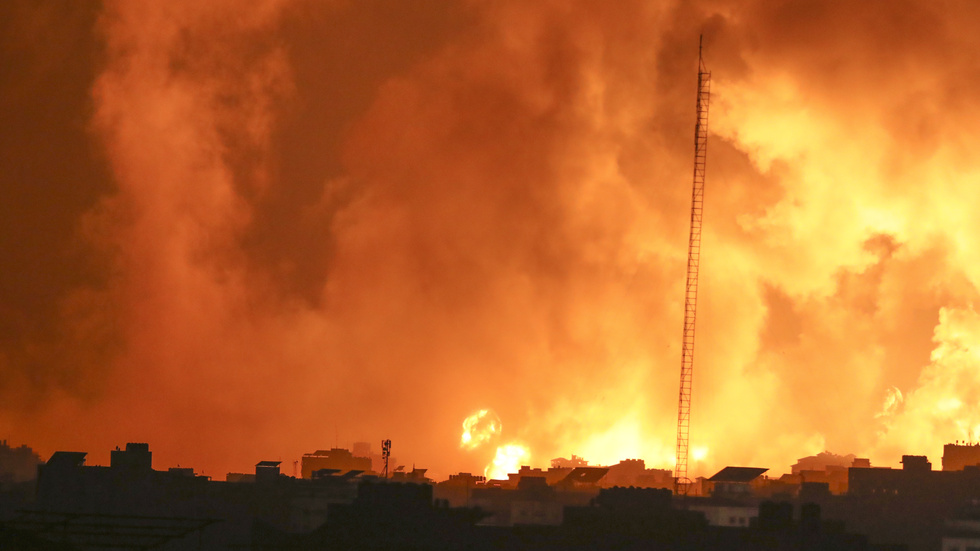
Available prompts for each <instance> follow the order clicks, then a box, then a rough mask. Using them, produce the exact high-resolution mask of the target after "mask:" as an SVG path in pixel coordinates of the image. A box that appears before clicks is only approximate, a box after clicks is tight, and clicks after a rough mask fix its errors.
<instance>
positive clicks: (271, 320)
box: [0, 0, 980, 478]
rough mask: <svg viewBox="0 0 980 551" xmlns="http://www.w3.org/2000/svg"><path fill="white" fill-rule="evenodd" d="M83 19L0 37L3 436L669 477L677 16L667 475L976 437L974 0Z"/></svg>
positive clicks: (352, 7)
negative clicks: (679, 448)
mask: <svg viewBox="0 0 980 551" xmlns="http://www.w3.org/2000/svg"><path fill="white" fill-rule="evenodd" d="M82 4H85V5H86V6H88V5H89V4H91V5H92V6H94V7H92V8H79V10H84V9H91V10H97V13H92V14H91V17H90V18H89V19H86V20H83V21H74V22H73V21H71V20H70V19H69V18H70V15H65V14H62V13H61V11H66V12H67V10H61V11H59V10H44V11H43V12H37V13H36V12H34V11H32V7H31V3H30V2H21V3H12V4H11V5H12V6H13V5H16V6H17V7H16V8H11V13H20V12H23V13H21V15H20V19H18V20H16V21H14V22H13V23H11V24H10V25H9V27H10V28H11V29H20V31H18V32H17V33H16V35H12V37H11V38H10V40H8V41H6V42H5V43H4V44H0V48H9V49H11V50H10V51H12V52H14V53H13V54H11V55H15V56H23V57H24V59H25V61H24V62H23V63H20V62H18V63H16V64H12V65H11V67H13V69H11V71H12V73H13V76H12V77H11V78H10V79H6V78H5V81H9V82H10V83H11V84H10V90H11V92H10V93H9V94H6V95H4V94H0V105H2V107H5V108H6V109H4V112H5V113H11V117H10V118H11V120H10V121H7V120H5V125H4V127H5V129H0V132H7V133H8V134H7V136H6V138H7V139H5V140H0V143H3V144H6V145H4V146H3V147H4V148H8V147H9V148H11V149H10V151H7V150H4V151H0V154H2V157H3V158H5V159H12V160H15V161H17V162H16V163H13V164H12V166H13V165H16V167H17V168H16V169H10V168H8V167H7V166H6V165H4V166H0V180H2V181H4V182H11V186H13V187H15V188H16V189H17V193H10V194H6V196H5V202H4V204H3V205H0V221H2V222H3V223H4V224H7V226H4V231H3V232H0V233H2V234H3V235H6V236H13V237H10V239H8V241H7V242H6V246H5V248H4V250H3V252H5V253H10V254H14V255H16V257H17V258H18V259H19V260H18V261H16V262H13V261H12V262H11V266H18V268H17V269H10V270H7V271H6V273H5V274H0V279H2V281H0V292H3V293H4V295H3V296H0V305H2V312H0V314H2V318H3V320H6V325H5V326H4V331H3V335H2V338H0V380H3V381H4V384H3V385H2V388H0V434H2V435H3V437H4V438H8V439H10V440H11V441H14V442H25V443H27V444H29V445H32V446H35V447H36V448H38V449H39V451H41V452H42V454H43V455H45V456H47V455H49V454H50V453H51V452H53V451H55V450H58V449H70V450H80V451H88V452H89V453H90V455H89V456H88V458H89V462H90V463H93V464H98V463H104V462H106V461H108V457H109V453H108V452H109V450H110V449H112V448H113V447H115V446H118V445H124V444H125V443H126V442H127V441H139V442H144V441H145V442H149V444H150V446H151V450H152V451H153V454H154V455H153V457H154V459H155V466H156V467H158V468H166V467H168V466H172V465H176V464H178V463H180V464H182V465H193V466H194V467H197V468H199V469H203V470H205V472H206V473H207V474H209V475H213V476H215V477H217V478H220V477H222V476H223V475H224V473H226V472H229V471H237V472H246V471H247V470H249V469H251V468H252V466H254V465H255V463H256V462H257V461H259V460H263V459H274V458H280V459H282V460H283V461H287V462H288V461H290V460H292V459H298V458H299V457H301V456H302V454H304V453H308V452H310V451H313V450H317V449H324V448H328V447H331V446H334V445H339V446H344V445H346V444H350V443H353V442H357V441H369V442H372V443H376V442H380V440H381V439H383V438H391V440H392V442H393V450H394V452H393V453H394V455H395V457H397V458H398V461H399V463H401V464H406V465H411V464H416V465H418V466H419V467H421V468H428V469H429V471H427V472H428V473H429V474H430V475H432V476H434V477H436V478H439V477H444V476H446V475H448V474H451V473H455V472H459V471H461V470H463V471H470V472H479V470H480V469H483V468H484V467H486V472H487V473H488V475H489V473H492V474H493V476H497V475H501V474H504V475H505V474H506V471H508V470H511V469H515V468H516V467H517V466H519V464H520V463H525V464H526V463H528V462H530V461H531V460H534V461H537V462H538V464H537V465H534V466H537V467H547V466H548V460H549V459H551V458H556V457H568V456H570V455H571V454H576V455H578V456H580V457H584V458H585V459H587V460H589V461H590V462H591V463H592V464H604V465H609V464H614V463H617V462H618V461H620V460H622V459H630V458H642V459H644V460H645V461H646V463H647V466H648V467H651V468H671V466H672V465H673V462H674V442H675V435H676V422H677V417H676V415H677V391H678V388H677V384H678V370H679V363H680V348H679V338H680V335H681V327H682V326H681V323H682V319H683V308H684V305H683V291H684V281H683V277H684V265H685V264H684V263H685V259H686V253H687V249H686V246H687V237H688V236H687V231H688V227H689V216H690V213H689V210H688V209H689V207H690V191H691V187H690V186H691V181H690V180H691V168H692V162H693V158H692V156H693V150H692V145H693V144H692V138H693V136H692V130H693V124H694V88H695V85H696V71H697V44H698V39H697V37H698V34H699V33H701V32H703V33H704V46H705V48H704V57H705V61H706V63H707V66H708V68H709V69H710V70H711V71H712V103H711V109H710V113H711V121H710V125H709V126H710V130H711V134H710V135H709V145H708V151H709V153H708V159H707V176H706V179H707V182H706V191H705V219H704V238H703V244H702V257H701V273H700V278H701V279H700V284H699V291H698V293H699V299H698V300H699V304H698V319H697V339H698V340H697V344H696V350H695V358H696V360H695V372H694V379H693V384H694V388H693V398H692V417H691V441H692V442H696V443H697V445H696V446H693V447H692V449H691V458H692V459H693V460H694V464H692V465H691V467H692V471H691V473H690V474H691V476H692V478H693V477H696V476H701V475H708V476H710V475H711V474H713V472H715V471H716V470H718V469H720V468H722V467H724V466H726V465H751V466H758V467H769V468H771V469H772V471H771V473H772V474H774V475H775V474H778V473H780V472H785V471H787V470H788V469H789V466H790V465H792V464H793V463H794V462H795V461H796V459H798V458H800V457H805V456H808V455H813V454H815V453H819V452H822V451H825V450H827V451H831V452H834V453H838V454H849V453H853V454H856V455H858V456H861V457H869V458H870V459H871V461H872V463H873V464H874V465H881V466H889V465H892V466H894V465H897V462H898V460H899V459H900V457H901V455H903V454H914V455H916V454H927V455H929V456H930V459H931V460H932V462H933V463H934V464H938V462H939V456H940V454H941V450H942V445H943V444H944V443H946V442H951V441H954V440H976V439H978V438H980V411H977V408H976V407H975V405H976V404H978V403H980V369H978V368H977V366H978V365H980V315H978V314H977V311H976V305H977V304H980V238H978V236H980V217H978V216H977V212H980V186H978V185H977V182H978V181H980V160H978V156H977V155H976V151H977V149H978V147H980V137H978V135H977V132H976V131H975V129H976V128H978V127H980V104H978V102H977V101H976V97H975V96H976V90H977V86H976V83H975V82H974V81H973V80H974V79H973V75H975V73H976V70H975V65H976V62H975V56H976V54H975V53H976V52H977V51H980V37H978V33H976V32H975V29H974V26H975V24H974V22H975V21H976V20H977V18H978V17H980V4H976V5H974V4H972V3H964V4H963V5H958V6H957V9H956V10H948V9H946V8H945V7H944V5H943V4H941V3H935V2H927V1H924V0H923V1H921V2H919V1H911V2H902V3H887V2H886V3H873V4H872V3H867V2H827V3H822V2H816V3H808V4H807V9H806V10H798V9H794V8H793V7H792V6H791V3H785V2H781V3H780V2H764V1H761V0H750V1H747V2H740V3H737V4H736V3H731V2H727V1H725V0H719V1H718V2H692V3H685V2H674V3H670V2H648V1H641V0H622V1H619V2H608V1H601V0H573V1H570V2H526V1H521V0H500V1H496V2H466V1H459V2H454V1H447V2H433V3H411V2H404V3H403V2H389V3H386V4H385V7H384V9H379V8H378V7H377V5H376V3H372V2H325V3H319V2H312V3H311V2H300V1H298V0H260V1H258V2H252V3H250V4H249V8H248V9H242V6H241V2H239V1H232V0H209V1H207V2H200V1H190V0H171V1H168V2H131V1H126V0H107V1H105V2H100V3H82ZM20 6H24V7H20ZM804 12H805V13H804ZM72 13H74V12H72ZM42 16H43V17H42ZM882 22H885V23H882ZM338 29H340V30H343V32H339V31H338ZM61 30H65V31H66V32H64V33H62V32H60V31H61ZM40 31H44V32H40ZM67 31H72V32H71V33H69V32H67ZM45 36H63V37H67V38H66V39H65V40H62V41H44V40H42V38H43V37H45ZM69 38H70V39H69ZM75 38H78V39H79V40H81V41H83V42H87V43H90V44H91V49H92V50H93V51H95V52H97V55H95V54H93V56H92V59H90V60H88V61H87V62H86V63H87V64H88V65H86V66H85V69H86V70H84V71H83V70H81V69H79V70H77V71H76V70H74V69H76V68H77V67H76V63H75V62H76V61H77V60H76V59H75V58H74V57H71V56H70V55H69V52H68V50H70V48H67V47H66V46H65V44H75ZM59 48H60V49H59ZM16 59H18V60H19V59H21V57H16ZM352 60H356V63H355V65H356V70H351V67H352V63H353V61H352ZM21 66H24V67H30V68H31V70H30V71H27V70H23V69H18V67H21ZM78 67H80V66H78ZM35 69H36V70H35ZM68 69H71V70H68ZM69 85H70V86H69ZM5 86H6V84H5ZM39 87H43V88H44V89H43V90H40V89H39ZM63 90H76V92H75V94H76V96H77V97H75V98H74V104H72V105H75V104H77V105H75V106H74V107H71V105H69V104H70V103H71V102H61V99H62V98H61V96H58V101H57V102H55V103H56V104H57V105H58V106H59V108H58V109H51V105H53V104H52V103H50V102H51V100H50V99H48V100H47V101H48V102H49V103H43V102H42V99H43V98H50V97H51V96H50V94H49V93H48V92H51V93H54V92H57V93H58V94H61V93H63V92H62V91H63ZM42 92H43V93H42ZM35 96H37V98H35ZM11 98H13V99H11ZM17 102H22V103H23V106H26V107H25V110H24V111H23V112H24V113H27V112H28V111H27V110H26V109H27V108H28V107H32V108H33V110H32V111H29V116H27V115H24V116H20V114H21V113H22V110H21V107H22V105H21V103H17ZM63 103H64V109H65V110H66V111H65V113H61V112H60V109H61V107H62V104H63ZM69 111H70V112H69ZM15 115H18V116H15ZM49 115H50V117H52V118H51V120H55V119H58V118H59V117H60V118H61V119H64V120H63V124H62V127H59V128H48V127H47V126H44V125H41V124H40V122H39V121H41V122H44V121H48V119H49V117H48V116H49ZM83 122H85V124H83ZM44 124H48V123H47V122H44ZM35 127H37V128H38V129H40V130H36V133H34V134H30V135H31V136H33V137H32V139H30V140H28V139H23V140H22V139H21V137H20V134H24V135H25V136H26V135H28V134H27V133H28V131H32V132H34V131H33V130H32V129H34V128H35ZM59 129H60V130H59ZM59 132H61V133H64V134H65V135H62V134H59ZM71 133H74V134H71ZM69 134H70V135H71V136H75V137H74V138H72V139H74V140H75V141H74V142H71V143H68V142H69V141H70V140H69V139H68V138H66V137H65V136H67V135H69ZM66 144H67V145H66ZM41 145H44V146H45V147H48V146H50V150H46V151H43V152H41V151H39V150H38V151H35V150H36V149H37V148H38V147H40V146H41ZM93 152H94V154H93ZM83 157H84V161H83V160H79V159H81V158H83ZM21 159H22V160H23V161H21ZM18 163H19V164H18ZM85 163H88V164H85ZM0 164H3V163H0ZM8 164H11V163H8ZM62 166H63V167H66V168H65V174H67V175H62V176H61V178H60V184H58V185H60V187H52V188H51V189H52V191H51V192H50V193H40V192H39V191H38V190H39V189H40V188H39V187H38V186H39V185H40V184H38V183H39V182H40V183H46V182H51V185H52V186H54V185H55V183H56V182H55V179H53V178H49V177H48V176H49V175H48V173H46V172H44V170H47V169H49V168H51V167H62ZM21 172H23V174H21ZM45 185H47V184H45ZM45 189H47V188H45ZM77 190H83V191H84V193H83V192H82V191H79V192H78V195H77V196H75V195H72V193H75V191H77ZM0 245H3V244H0ZM39 251H40V252H39ZM33 255H41V256H40V257H37V258H35V256H33ZM41 257H43V258H42V259H46V262H33V260H38V258H41ZM8 289H9V290H8ZM22 291H23V292H22ZM482 405H486V406H488V408H492V409H481V410H480V411H477V412H476V413H475V414H474V415H472V416H470V417H468V418H467V419H466V420H465V421H464V422H463V427H462V434H460V424H459V421H460V418H461V417H462V416H463V415H465V414H466V413H469V412H472V411H473V410H474V406H481V407H482ZM66 419H70V420H71V421H72V422H71V423H66V422H65V420H66ZM504 421H505V422H506V424H507V433H506V434H503V433H502V427H503V422H504ZM243 442H247V443H248V444H247V445H243V444H242V443H243ZM505 443H506V445H503V444H505ZM374 445H375V447H377V444H374ZM374 451H375V452H377V451H378V450H377V449H375V450H374ZM709 451H710V453H709ZM532 452H533V456H531V455H530V454H531V453H532ZM488 463H489V466H488ZM287 464H288V463H287Z"/></svg>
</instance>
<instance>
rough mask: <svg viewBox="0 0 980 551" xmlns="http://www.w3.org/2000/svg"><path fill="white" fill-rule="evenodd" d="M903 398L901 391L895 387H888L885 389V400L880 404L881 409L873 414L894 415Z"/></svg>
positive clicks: (881, 415) (879, 415)
mask: <svg viewBox="0 0 980 551" xmlns="http://www.w3.org/2000/svg"><path fill="white" fill-rule="evenodd" d="M904 400H905V398H904V397H903V396H902V391H901V390H899V389H898V388H896V387H889V388H888V389H887V390H885V401H884V403H883V404H882V406H881V411H879V412H878V413H876V414H875V417H888V416H891V415H894V414H895V413H896V412H897V411H898V409H899V408H900V407H901V406H902V402H903V401H904Z"/></svg>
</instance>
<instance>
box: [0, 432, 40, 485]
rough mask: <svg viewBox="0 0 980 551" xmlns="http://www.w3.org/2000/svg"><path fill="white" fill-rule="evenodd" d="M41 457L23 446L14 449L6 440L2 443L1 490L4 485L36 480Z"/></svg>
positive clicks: (0, 455)
mask: <svg viewBox="0 0 980 551" xmlns="http://www.w3.org/2000/svg"><path fill="white" fill-rule="evenodd" d="M39 464H41V457H40V456H38V454H37V453H36V452H35V451H34V450H32V449H31V448H29V447H27V446H24V445H21V446H19V447H16V448H13V447H10V445H9V444H7V441H6V440H3V441H0V489H3V487H4V485H7V484H14V483H17V482H27V481H29V480H34V478H35V477H36V476H37V466H38V465H39Z"/></svg>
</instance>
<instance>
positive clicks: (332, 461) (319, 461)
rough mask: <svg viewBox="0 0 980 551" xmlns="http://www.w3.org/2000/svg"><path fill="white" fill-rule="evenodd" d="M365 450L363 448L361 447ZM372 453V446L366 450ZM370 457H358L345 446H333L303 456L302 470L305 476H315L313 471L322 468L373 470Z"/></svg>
mask: <svg viewBox="0 0 980 551" xmlns="http://www.w3.org/2000/svg"><path fill="white" fill-rule="evenodd" d="M361 449H362V451H363V448H361ZM366 451H368V453H370V446H369V447H368V449H367V450H366ZM371 467H372V465H371V458H370V457H357V456H355V455H354V454H353V453H351V452H350V450H346V449H343V448H331V449H329V450H317V451H315V452H313V453H308V454H306V455H304V456H303V459H302V467H301V472H302V476H303V478H306V479H310V478H313V473H315V472H316V471H319V470H321V469H332V470H335V471H337V472H347V471H360V472H374V471H372V468H371Z"/></svg>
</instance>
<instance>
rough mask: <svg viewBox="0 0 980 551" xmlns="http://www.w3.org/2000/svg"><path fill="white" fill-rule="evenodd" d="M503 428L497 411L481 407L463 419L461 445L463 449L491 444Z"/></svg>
mask: <svg viewBox="0 0 980 551" xmlns="http://www.w3.org/2000/svg"><path fill="white" fill-rule="evenodd" d="M501 428H502V426H501V424H500V418H499V417H497V414H496V413H494V412H492V411H490V410H488V409H481V410H480V411H478V412H476V413H474V414H473V415H470V416H469V417H467V418H466V419H464V420H463V434H462V436H460V439H459V445H460V447H461V448H463V449H466V450H473V449H476V448H478V447H480V446H483V445H485V444H490V443H491V442H492V441H493V440H494V439H495V438H496V437H497V436H498V435H499V434H500V431H501Z"/></svg>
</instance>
